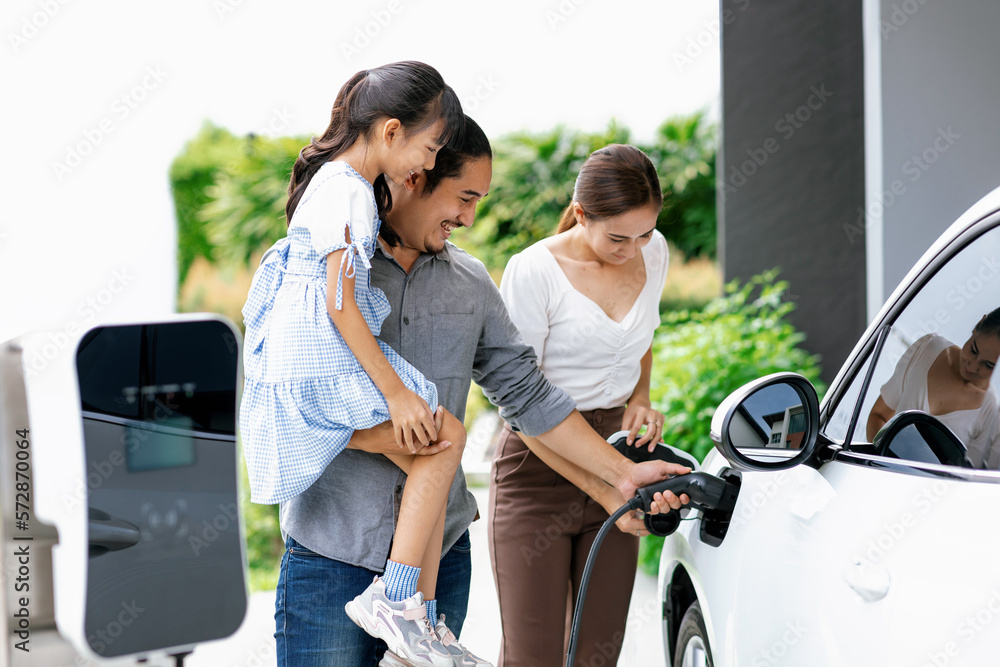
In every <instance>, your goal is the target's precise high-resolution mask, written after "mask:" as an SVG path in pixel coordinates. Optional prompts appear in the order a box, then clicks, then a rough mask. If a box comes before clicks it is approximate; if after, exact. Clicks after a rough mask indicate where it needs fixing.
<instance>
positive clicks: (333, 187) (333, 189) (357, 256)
mask: <svg viewBox="0 0 1000 667" xmlns="http://www.w3.org/2000/svg"><path fill="white" fill-rule="evenodd" d="M314 178H317V179H319V178H322V179H323V180H322V181H319V182H317V183H316V185H315V187H313V188H310V189H309V191H308V192H306V195H305V196H304V197H303V198H302V201H301V202H299V205H298V206H297V207H296V209H295V213H294V214H293V215H292V220H291V224H290V226H298V227H304V228H305V229H306V230H308V232H309V238H310V244H311V245H312V248H313V250H315V251H316V252H317V253H318V254H319V255H320V257H326V256H327V255H329V254H330V253H331V252H334V251H336V250H340V249H343V248H346V249H347V252H345V253H344V255H343V257H342V258H341V260H340V269H339V271H338V274H337V299H336V307H337V309H338V310H339V309H340V308H342V307H343V277H344V276H345V275H346V276H347V277H348V278H352V277H353V276H354V272H355V262H356V261H361V263H362V264H363V265H364V266H365V267H366V268H371V263H370V261H369V259H370V257H371V254H370V249H371V248H373V247H374V244H373V240H374V237H375V234H376V232H377V226H378V215H377V212H376V208H375V198H374V196H373V194H372V189H371V186H370V185H368V183H367V182H365V181H363V180H362V179H361V178H360V177H358V176H355V175H353V174H351V173H345V172H340V173H333V174H331V175H325V174H323V173H322V172H320V173H317V174H316V176H314ZM348 234H349V235H350V241H348Z"/></svg>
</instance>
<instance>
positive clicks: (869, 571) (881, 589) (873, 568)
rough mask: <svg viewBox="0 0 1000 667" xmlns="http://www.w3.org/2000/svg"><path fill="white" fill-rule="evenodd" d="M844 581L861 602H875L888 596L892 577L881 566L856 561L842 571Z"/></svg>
mask: <svg viewBox="0 0 1000 667" xmlns="http://www.w3.org/2000/svg"><path fill="white" fill-rule="evenodd" d="M844 581H846V582H847V585H848V586H850V587H851V589H852V590H853V591H854V592H855V593H857V594H858V596H859V597H860V598H861V599H862V600H864V601H865V602H875V601H876V600H881V599H882V598H884V597H885V596H886V595H888V593H889V586H890V585H891V584H892V577H890V576H889V570H887V569H885V567H883V566H882V565H878V564H873V563H870V562H868V561H864V560H856V561H854V562H853V563H851V564H850V565H848V566H847V568H846V569H845V570H844Z"/></svg>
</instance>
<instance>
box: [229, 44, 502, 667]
mask: <svg viewBox="0 0 1000 667" xmlns="http://www.w3.org/2000/svg"><path fill="white" fill-rule="evenodd" d="M463 124H464V116H463V115H462V110H461V105H460V104H459V101H458V99H457V97H456V95H455V93H454V91H453V90H452V89H451V88H450V87H449V86H447V85H446V84H445V83H444V81H443V80H442V79H441V76H440V75H439V74H438V72H437V71H436V70H435V69H434V68H432V67H430V66H428V65H424V64H423V63H417V62H400V63H393V64H390V65H385V66H383V67H378V68H376V69H371V70H367V71H362V72H358V73H357V74H355V75H354V76H353V77H352V78H351V79H350V80H349V81H348V82H347V83H346V84H344V86H343V88H341V90H340V92H339V93H338V95H337V99H336V101H335V103H334V107H333V112H332V114H331V119H330V125H329V127H328V128H327V130H326V132H325V133H324V135H323V136H322V137H321V138H320V139H318V140H317V139H313V141H312V143H311V144H310V145H309V146H306V147H305V148H304V149H302V151H301V153H300V154H299V157H298V160H297V161H296V162H295V166H294V169H293V172H292V178H291V183H290V185H289V198H288V204H287V207H286V213H287V216H288V221H289V223H288V236H287V237H286V238H284V239H282V240H281V241H278V243H276V244H275V245H274V246H273V247H272V248H271V249H270V250H268V252H267V253H266V254H265V255H264V258H263V259H262V260H261V265H260V267H259V269H258V270H257V273H256V275H255V276H254V281H253V285H252V287H251V289H250V294H249V297H248V299H247V303H246V305H245V306H244V308H243V316H244V320H245V324H246V343H245V361H244V367H245V376H246V382H245V388H244V392H243V402H242V407H241V412H240V428H241V432H242V437H243V447H244V451H245V455H246V459H247V468H248V471H249V476H250V484H251V500H253V501H254V502H258V503H277V502H282V501H285V500H288V499H290V498H292V497H294V496H296V495H297V494H299V493H301V492H302V491H304V490H305V489H307V488H308V487H309V486H310V485H311V484H312V483H313V482H314V481H316V479H317V478H318V477H319V476H320V474H321V473H322V472H323V470H324V469H325V468H326V466H327V465H328V464H330V463H331V462H332V461H333V459H334V458H335V457H336V456H337V455H338V454H339V453H340V452H341V451H342V450H343V449H344V448H345V447H346V446H347V445H348V442H349V441H350V439H351V436H352V434H353V432H354V431H355V430H362V429H368V428H371V427H374V426H377V425H379V424H382V423H384V422H386V421H388V420H391V421H392V428H393V432H394V435H395V439H396V442H397V445H399V447H400V452H401V453H400V455H389V458H390V459H391V460H392V461H393V462H394V463H395V464H396V465H398V466H399V467H400V468H401V469H403V470H404V471H405V472H406V473H407V475H408V477H407V483H406V486H405V490H404V492H403V498H402V503H401V507H400V510H399V515H398V518H397V528H396V532H395V536H394V538H393V543H392V550H391V553H390V554H389V561H388V562H387V563H386V567H385V573H384V578H382V577H375V579H374V581H373V582H372V584H371V586H369V587H368V589H367V590H366V591H365V592H364V593H362V594H361V595H359V596H358V597H357V598H355V599H354V600H353V601H351V602H348V603H347V606H346V611H347V614H348V615H349V616H350V617H351V619H352V620H353V621H354V622H355V623H357V624H358V625H359V626H360V627H362V628H363V629H364V630H365V631H366V632H368V634H370V635H372V636H374V637H378V638H381V639H383V640H384V641H385V642H386V643H387V644H388V646H389V650H390V652H391V653H387V654H386V658H385V659H384V660H383V662H382V663H381V664H383V665H415V666H419V667H446V666H447V667H450V666H451V665H452V664H456V660H457V659H462V660H465V662H462V663H460V664H489V663H486V662H484V661H481V660H478V659H475V658H474V657H473V656H471V654H469V653H468V651H466V650H465V649H464V648H463V647H461V645H459V644H458V643H457V642H454V641H453V636H452V635H451V633H450V632H449V631H448V629H447V627H446V626H444V624H443V621H442V622H440V623H439V624H438V627H437V628H435V627H434V626H432V625H431V622H430V621H429V620H428V617H429V618H430V619H434V620H436V618H435V615H436V614H435V607H436V605H435V603H434V596H435V590H434V589H435V583H436V579H437V566H438V563H439V561H440V557H441V543H442V539H443V529H444V512H445V505H446V503H447V496H448V490H449V488H450V486H451V482H452V479H453V478H454V475H455V472H456V470H457V469H458V465H459V463H460V461H461V455H462V448H463V447H464V443H465V431H464V429H463V428H462V426H461V424H460V423H459V422H458V421H457V420H455V419H454V418H450V419H446V418H445V417H446V415H444V411H443V408H440V407H439V408H438V412H437V413H435V411H434V410H433V408H432V407H431V406H437V390H436V388H435V386H434V385H433V384H432V383H431V382H429V381H427V380H426V379H425V378H424V377H423V375H422V374H420V373H419V372H418V371H417V370H416V369H415V368H413V367H412V366H411V365H410V364H409V363H407V362H406V361H405V360H403V358H402V357H400V356H399V355H398V354H396V353H395V352H394V351H393V350H392V349H391V348H390V347H389V346H388V345H386V344H384V343H382V342H381V341H378V340H376V339H375V335H376V334H378V332H379V330H380V327H381V325H382V321H383V320H384V319H385V317H386V316H387V315H388V314H389V303H388V300H387V299H386V297H385V295H384V294H383V293H382V292H381V291H380V290H378V289H376V288H373V287H371V285H370V282H369V273H368V271H369V268H370V266H371V265H370V263H369V260H370V258H371V256H372V255H373V253H374V252H375V244H376V243H377V238H378V235H379V225H380V218H381V217H383V216H384V214H385V212H386V211H388V210H389V209H390V208H391V206H392V201H391V196H390V194H389V188H388V182H389V181H391V182H395V183H402V182H403V180H404V179H405V178H407V176H408V175H410V174H412V173H415V172H418V171H420V170H423V169H431V168H433V166H434V160H435V154H436V152H437V151H438V150H439V149H440V148H441V147H442V146H444V145H445V144H446V143H447V142H448V141H449V139H450V138H451V137H452V136H453V135H454V134H456V133H458V132H461V130H462V127H463ZM382 237H383V239H384V240H386V241H387V242H389V243H393V242H394V241H395V240H396V239H395V235H394V234H391V231H390V230H388V229H386V230H383V231H382ZM448 417H450V416H448ZM431 443H436V445H435V446H434V447H433V449H431V450H429V451H431V452H435V453H433V454H432V455H420V456H415V454H417V452H418V451H419V450H420V449H421V448H422V447H424V446H427V445H429V444H431ZM404 446H405V447H406V449H408V450H409V452H410V455H409V456H407V455H405V451H406V450H404V449H403V447H404ZM423 454H427V452H423ZM334 465H335V464H334ZM418 589H419V591H420V592H418ZM425 599H426V600H427V602H426V603H425V602H424V600H425ZM469 659H472V660H475V662H469V661H468V660H469Z"/></svg>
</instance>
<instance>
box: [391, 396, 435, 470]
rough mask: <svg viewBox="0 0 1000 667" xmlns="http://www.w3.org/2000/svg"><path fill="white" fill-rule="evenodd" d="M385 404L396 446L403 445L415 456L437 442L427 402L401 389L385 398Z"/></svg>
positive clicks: (433, 420) (433, 416) (431, 414)
mask: <svg viewBox="0 0 1000 667" xmlns="http://www.w3.org/2000/svg"><path fill="white" fill-rule="evenodd" d="M385 402H386V404H387V405H388V406H389V417H391V418H392V432H393V435H394V436H395V438H396V444H397V445H399V446H400V447H403V446H404V445H405V446H406V448H407V449H408V450H410V453H411V454H416V453H417V451H418V450H419V449H420V448H421V447H424V446H426V445H427V444H428V443H431V442H433V441H435V440H437V426H436V425H435V423H434V422H435V415H434V413H433V412H431V409H430V408H429V407H428V406H427V401H425V400H424V399H422V398H420V396H418V395H417V393H416V392H414V391H411V390H410V389H407V388H406V387H403V388H402V389H401V390H400V391H398V392H396V393H395V394H393V395H392V396H386V397H385Z"/></svg>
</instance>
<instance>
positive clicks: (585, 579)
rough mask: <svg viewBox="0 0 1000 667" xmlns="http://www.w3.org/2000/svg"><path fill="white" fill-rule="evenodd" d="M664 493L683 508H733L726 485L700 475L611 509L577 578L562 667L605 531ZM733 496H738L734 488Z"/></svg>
mask: <svg viewBox="0 0 1000 667" xmlns="http://www.w3.org/2000/svg"><path fill="white" fill-rule="evenodd" d="M664 491H672V492H673V493H674V495H676V496H677V497H680V495H681V494H682V493H686V494H687V495H688V498H689V499H690V500H689V502H688V504H687V507H692V508H695V509H703V510H713V509H715V508H717V507H719V505H720V504H723V503H726V504H729V502H730V501H731V503H732V505H734V506H735V503H736V496H735V495H734V492H733V491H732V489H731V483H730V482H727V481H726V480H723V479H720V478H718V477H716V476H715V475H709V474H708V473H704V472H692V473H688V474H686V475H678V476H676V477H671V478H669V479H665V480H663V481H660V482H656V483H655V484H650V485H649V486H643V487H641V488H639V489H636V492H635V496H634V497H633V498H632V499H631V500H630V501H628V502H627V503H625V504H624V505H622V506H621V507H619V508H618V509H617V510H615V512H614V514H612V515H611V516H609V517H608V520H607V521H605V522H604V525H603V526H601V529H600V530H599V531H597V537H596V538H594V544H593V545H592V546H591V547H590V553H589V554H587V562H586V564H584V566H583V576H582V577H581V579H580V593H579V595H577V599H576V608H575V609H574V610H573V624H572V626H571V629H570V633H569V646H568V647H567V648H568V650H567V651H566V667H573V661H574V660H575V659H576V640H577V635H578V634H579V632H580V621H581V620H582V618H583V603H584V602H585V601H586V599H587V586H588V585H589V584H590V574H591V570H593V569H594V563H595V562H596V561H597V552H598V551H600V549H601V543H602V542H603V541H604V538H605V537H606V536H607V534H608V531H610V530H611V529H612V528H613V527H614V525H615V522H616V521H618V519H620V518H621V517H622V516H623V515H624V514H626V513H628V512H632V511H634V510H638V509H641V510H644V511H647V512H648V511H649V509H650V505H651V504H652V502H653V496H654V495H656V494H657V493H662V492H664ZM735 493H739V491H738V489H737V490H736V491H735ZM675 527H676V526H675Z"/></svg>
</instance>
